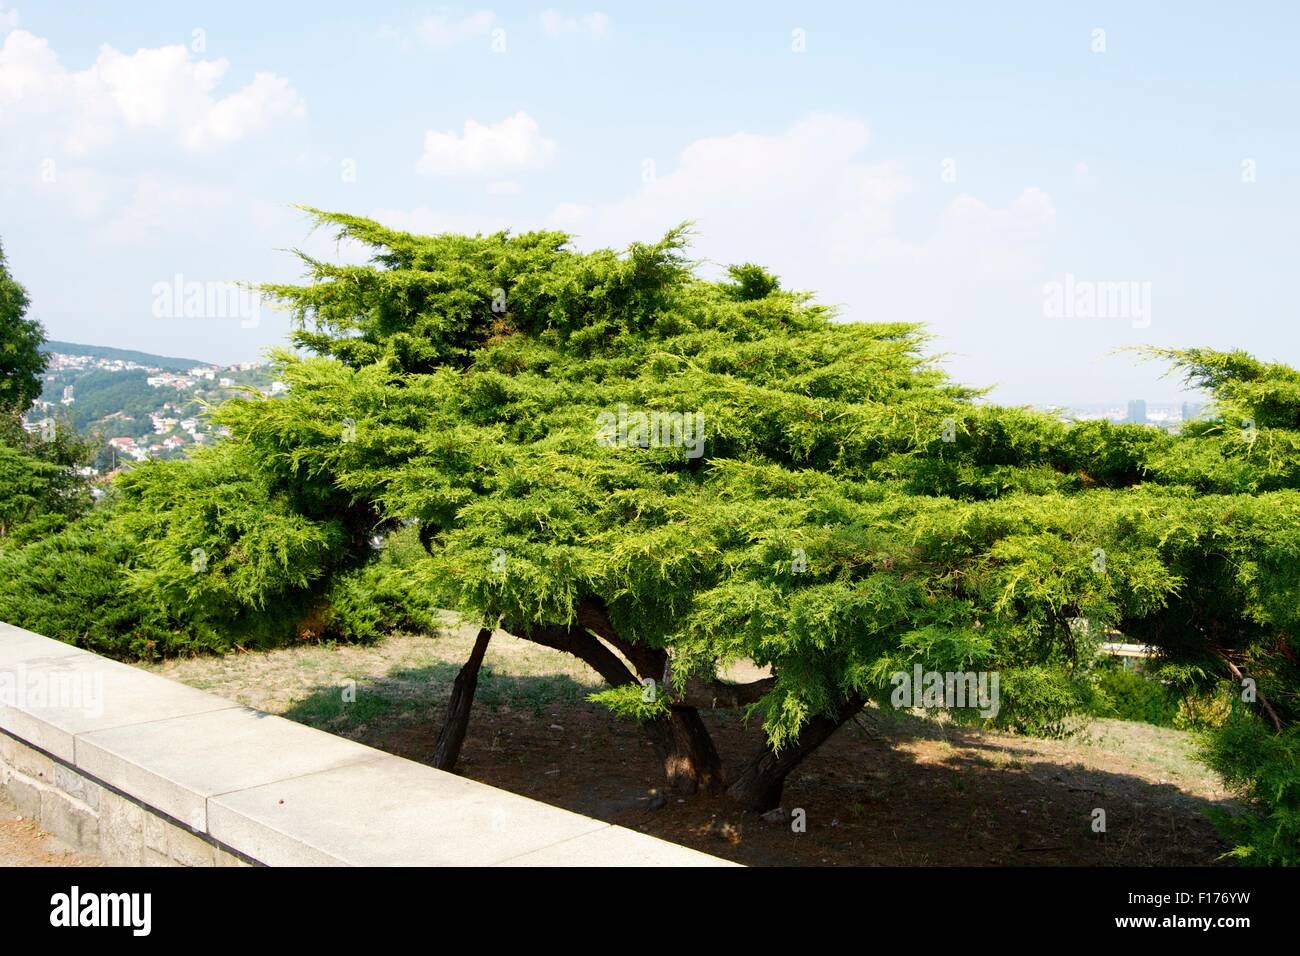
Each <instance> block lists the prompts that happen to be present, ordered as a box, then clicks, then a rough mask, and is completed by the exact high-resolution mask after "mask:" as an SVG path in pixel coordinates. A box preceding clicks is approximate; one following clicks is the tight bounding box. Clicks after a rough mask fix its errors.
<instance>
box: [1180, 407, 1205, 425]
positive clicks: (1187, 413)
mask: <svg viewBox="0 0 1300 956" xmlns="http://www.w3.org/2000/svg"><path fill="white" fill-rule="evenodd" d="M1200 415H1201V403H1200V402H1183V421H1184V422H1190V421H1191V420H1192V419H1194V418H1199V417H1200Z"/></svg>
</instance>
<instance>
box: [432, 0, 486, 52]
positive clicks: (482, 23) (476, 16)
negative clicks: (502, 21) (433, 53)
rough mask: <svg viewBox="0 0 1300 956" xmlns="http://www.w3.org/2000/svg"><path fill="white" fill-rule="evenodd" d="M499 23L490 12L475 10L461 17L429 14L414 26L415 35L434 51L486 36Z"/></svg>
mask: <svg viewBox="0 0 1300 956" xmlns="http://www.w3.org/2000/svg"><path fill="white" fill-rule="evenodd" d="M498 22H499V20H498V18H497V15H496V14H495V13H493V12H492V11H491V10H476V11H475V12H474V13H470V14H466V15H465V16H463V17H453V16H450V15H449V14H446V13H431V14H429V15H428V16H425V17H423V18H421V19H420V21H419V22H418V23H417V24H416V28H415V29H416V34H417V35H418V36H419V37H420V39H421V40H423V41H424V42H425V43H427V44H428V45H429V46H431V47H434V48H435V49H440V50H444V49H447V48H448V47H453V46H456V45H457V44H459V43H462V42H464V41H465V40H471V39H474V38H475V37H481V36H487V34H488V32H489V31H490V30H491V29H492V28H493V27H494V26H495V25H496V24H497V23H498Z"/></svg>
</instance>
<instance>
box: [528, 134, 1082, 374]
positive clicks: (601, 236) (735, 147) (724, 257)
mask: <svg viewBox="0 0 1300 956" xmlns="http://www.w3.org/2000/svg"><path fill="white" fill-rule="evenodd" d="M870 141H871V137H870V131H869V130H868V128H867V126H866V124H865V123H863V122H861V121H859V120H857V119H854V118H852V117H845V116H839V115H832V114H813V115H811V116H807V117H805V118H804V119H802V120H800V121H799V122H797V123H795V124H793V125H792V126H790V127H789V128H788V129H786V130H785V131H784V132H780V133H776V134H755V133H746V132H740V133H734V134H731V135H725V136H715V137H708V138H705V139H700V140H696V141H695V142H692V143H690V144H689V145H687V146H686V147H685V148H684V149H682V150H681V152H680V153H679V154H678V155H677V156H676V157H671V156H667V157H665V156H661V157H648V158H647V161H643V162H642V163H635V162H634V163H629V168H628V170H627V175H628V182H629V193H628V194H627V195H626V196H625V197H624V198H622V199H618V200H616V201H613V202H607V203H598V204H591V203H572V202H570V203H563V204H560V205H557V206H555V207H554V208H553V209H552V212H551V215H550V220H549V221H550V223H551V225H552V226H553V227H556V228H561V229H565V230H566V231H570V232H573V233H575V234H576V236H577V239H578V244H579V246H580V247H582V248H587V249H590V248H596V247H613V248H621V247H625V246H626V245H627V244H628V243H630V242H633V241H652V240H654V239H656V238H658V237H659V236H661V235H663V233H664V231H665V230H667V229H668V228H670V227H672V226H674V225H677V224H678V223H680V222H683V221H687V220H690V221H693V222H694V223H695V231H696V238H695V241H694V244H693V247H692V250H691V251H692V255H693V256H694V257H697V258H700V259H702V260H703V262H704V266H703V272H704V274H706V275H708V274H711V273H712V274H716V273H717V272H718V271H720V267H721V266H722V265H725V264H729V263H734V262H745V261H749V262H758V263H762V264H763V265H765V266H767V267H768V268H770V269H772V271H773V272H775V273H776V274H777V275H779V276H780V277H781V279H782V283H783V285H784V286H785V287H786V288H794V289H811V290H813V291H814V292H815V293H816V296H817V300H818V301H820V302H824V303H834V304H837V305H839V307H840V314H841V315H842V316H843V317H844V318H846V319H860V320H898V321H916V322H925V323H928V324H929V325H930V327H931V328H932V329H933V330H934V331H935V332H936V333H937V334H938V336H939V338H940V342H939V344H938V346H937V347H938V348H939V349H942V350H950V349H955V350H957V351H958V352H959V353H968V354H971V355H975V354H985V353H987V348H988V342H989V341H992V340H994V339H996V338H998V337H1016V338H1019V339H1020V340H1022V341H1024V342H1029V343H1032V345H1033V347H1035V348H1038V347H1041V348H1042V349H1043V350H1044V351H1046V350H1048V349H1050V347H1051V345H1050V343H1049V342H1046V341H1045V337H1046V336H1047V335H1048V334H1049V333H1050V330H1049V329H1047V327H1046V326H1045V325H1044V323H1043V322H1042V318H1041V315H1042V310H1041V284H1042V281H1043V277H1044V276H1045V275H1046V274H1048V272H1049V270H1048V259H1049V254H1050V252H1051V244H1052V241H1053V237H1054V232H1055V225H1056V212H1055V209H1054V207H1053V203H1052V201H1051V198H1050V197H1049V196H1048V195H1047V194H1046V193H1045V192H1044V191H1043V190H1041V189H1038V188H1035V187H1033V186H1028V187H1025V188H1023V189H1022V190H1020V192H1019V194H1018V195H1015V194H1013V195H1012V196H1011V197H1009V198H1008V199H1007V200H1005V202H997V203H995V202H991V201H989V200H987V199H984V198H977V197H976V196H973V195H969V194H962V195H958V196H956V197H955V198H952V197H950V196H946V195H945V192H944V190H946V189H947V188H948V187H947V186H945V185H944V184H943V183H942V182H941V181H940V179H939V177H938V176H934V177H932V178H926V179H921V178H919V177H914V176H911V175H909V174H908V173H907V171H906V169H905V167H904V166H903V165H902V164H900V163H898V162H892V161H888V160H883V159H878V158H875V157H872V156H871V155H870V150H869V147H870ZM650 162H652V163H653V165H648V163H650ZM647 171H648V173H647ZM656 171H657V175H655V174H654V173H655V172H656ZM633 184H634V185H633ZM1026 347H1027V348H1028V347H1029V346H1026ZM1020 354H1022V355H1023V354H1025V353H1024V351H1023V350H1022V352H1021V353H1020ZM965 361H966V360H965V359H961V358H954V359H952V362H953V363H955V365H956V367H955V368H954V371H955V372H957V373H958V374H959V376H960V375H963V374H964V373H965V372H966V371H967V370H968V369H969V368H970V366H968V365H963V364H962V363H964V362H965ZM1045 361H1046V360H1044V362H1045ZM1044 367H1046V366H1044ZM988 374H989V373H988V368H987V367H985V366H981V370H980V372H979V376H978V379H977V378H976V377H975V376H973V375H972V376H969V378H970V380H972V381H978V380H980V379H982V380H983V382H987V377H988ZM1054 374H1057V375H1059V374H1062V373H1060V371H1059V370H1057V372H1055V373H1054Z"/></svg>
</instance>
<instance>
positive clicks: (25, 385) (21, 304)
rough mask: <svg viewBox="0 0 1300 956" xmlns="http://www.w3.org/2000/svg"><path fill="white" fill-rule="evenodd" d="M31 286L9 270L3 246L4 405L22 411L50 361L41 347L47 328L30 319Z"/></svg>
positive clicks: (0, 362)
mask: <svg viewBox="0 0 1300 956" xmlns="http://www.w3.org/2000/svg"><path fill="white" fill-rule="evenodd" d="M29 304H30V300H29V299H28V298H27V290H26V289H24V288H23V287H22V286H21V285H19V284H18V283H17V281H15V280H14V278H13V276H11V275H10V274H9V267H8V264H7V263H6V262H5V254H4V248H3V247H2V246H0V409H9V410H13V411H17V412H18V413H19V414H21V413H22V412H25V411H26V410H27V409H28V408H29V407H31V404H32V402H34V401H36V399H37V398H38V397H39V396H40V394H41V373H42V372H44V371H45V365H46V363H47V362H48V361H49V359H48V357H47V356H46V355H45V353H44V352H42V351H41V343H42V342H44V341H45V331H44V330H43V329H42V328H41V324H40V323H39V322H37V321H36V320H35V319H29V318H27V317H26V315H27V306H28V305H29Z"/></svg>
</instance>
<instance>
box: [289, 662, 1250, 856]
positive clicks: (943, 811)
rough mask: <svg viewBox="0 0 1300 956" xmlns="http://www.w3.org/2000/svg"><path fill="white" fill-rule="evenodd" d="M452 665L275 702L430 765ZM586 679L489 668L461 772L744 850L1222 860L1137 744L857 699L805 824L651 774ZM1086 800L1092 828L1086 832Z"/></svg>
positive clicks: (806, 770) (805, 792)
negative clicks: (681, 790) (973, 722)
mask: <svg viewBox="0 0 1300 956" xmlns="http://www.w3.org/2000/svg"><path fill="white" fill-rule="evenodd" d="M457 671H458V666H457V665H455V664H451V663H445V664H437V665H434V666H430V667H421V668H414V669H412V668H399V669H395V670H393V671H391V672H390V673H389V674H387V675H386V676H385V677H384V678H382V679H379V680H375V681H372V682H368V683H362V684H357V685H355V689H354V694H353V695H352V699H351V700H348V699H347V695H345V693H344V689H345V688H340V687H337V686H336V687H322V688H319V689H317V690H316V691H315V692H314V693H312V694H311V695H310V696H309V697H308V698H306V699H305V700H302V701H301V702H299V703H298V704H296V705H295V706H293V707H292V708H291V709H289V710H288V711H286V712H285V714H284V716H286V717H288V718H290V719H292V720H297V721H300V722H302V723H305V724H309V725H311V726H314V727H318V728H320V729H322V730H327V731H330V732H332V733H337V734H340V735H342V736H345V737H349V738H351V739H354V740H357V741H360V742H362V743H365V744H368V745H370V746H373V747H377V748H379V749H382V750H386V751H388V752H390V753H395V754H398V755H400V756H403V757H406V758H408V759H411V760H416V761H419V762H422V763H429V762H430V758H431V755H432V752H433V747H434V743H435V741H436V739H437V736H438V731H439V729H440V727H441V723H442V719H443V712H444V709H445V706H446V701H447V697H448V695H449V693H450V688H451V683H452V681H453V680H454V679H455V676H456V673H457ZM590 690H591V688H590V687H588V686H587V685H584V684H581V683H579V682H577V681H575V680H573V679H571V678H570V677H567V676H563V675H529V676H507V675H502V674H498V673H494V672H493V671H492V670H491V668H490V667H487V666H485V668H484V670H483V672H482V673H481V674H480V679H479V688H478V694H477V698H476V703H475V707H474V713H473V717H472V719H471V722H470V727H469V733H468V735H467V737H466V741H465V746H464V749H463V751H462V756H461V762H460V765H459V767H458V772H459V773H461V774H463V775H464V776H466V777H469V778H471V779H474V780H479V781H481V782H483V783H487V784H491V785H493V786H498V787H502V788H504V789H506V790H510V791H513V792H515V793H520V794H523V795H525V796H529V797H532V798H534V799H537V800H541V801H544V802H546V803H550V804H553V805H556V806H561V807H565V808H567V809H570V810H573V811H575V812H578V813H583V814H586V815H588V816H593V817H597V818H599V819H604V820H608V821H610V822H612V823H617V824H620V825H622V826H626V827H630V828H632V829H636V830H641V831H643V832H645V833H649V834H652V835H655V836H658V837H662V838H664V839H667V840H672V841H673V842H676V843H681V844H685V845H687V846H691V847H694V848H696V849H699V850H701V851H704V852H707V853H712V854H715V855H717V856H722V857H726V858H728V859H732V860H736V861H737V862H741V863H746V864H751V865H894V866H985V865H993V866H1015V865H1025V866H1050V865H1084V866H1089V865H1092V866H1095V865H1128V866H1173V865H1183V866H1187V865H1191V866H1210V865H1225V864H1224V863H1223V862H1222V861H1221V860H1220V859H1219V856H1220V854H1222V853H1223V852H1224V851H1225V850H1226V847H1225V846H1224V845H1223V844H1222V843H1221V841H1220V840H1219V839H1218V837H1217V835H1216V833H1215V830H1214V827H1213V826H1212V824H1211V822H1210V820H1209V819H1208V816H1207V813H1206V811H1207V810H1209V809H1210V808H1211V807H1215V806H1218V807H1223V808H1230V807H1231V803H1230V802H1229V801H1227V800H1226V799H1225V798H1224V797H1223V795H1222V793H1221V792H1218V793H1216V792H1213V791H1212V790H1210V789H1209V788H1203V789H1204V790H1205V792H1201V793H1197V792H1195V791H1196V787H1195V786H1193V785H1191V784H1188V783H1186V782H1184V783H1183V785H1182V786H1181V787H1180V786H1179V785H1175V784H1174V783H1173V782H1161V781H1160V780H1159V779H1148V778H1149V777H1151V776H1156V777H1158V776H1159V770H1154V771H1153V770H1151V769H1150V768H1147V767H1144V765H1143V759H1144V754H1142V753H1140V752H1134V753H1128V752H1116V751H1115V750H1114V748H1112V749H1110V750H1105V749H1099V748H1096V747H1090V746H1088V745H1087V744H1086V743H1079V742H1071V741H1040V740H1037V739H1034V738H1026V737H1015V736H1008V735H1001V734H989V733H985V732H983V731H980V730H976V729H971V728H965V727H960V726H954V725H946V726H945V725H940V724H936V723H935V722H934V721H930V720H925V719H919V718H916V717H912V716H910V715H906V714H903V715H895V714H880V713H879V712H876V711H871V710H869V711H866V712H864V714H863V715H862V717H861V718H860V719H858V720H857V721H855V722H851V723H850V724H847V725H845V726H844V727H843V728H841V729H840V731H839V732H838V733H836V734H835V736H834V737H832V738H831V740H829V741H828V742H827V743H826V744H825V745H823V746H822V747H821V748H820V749H819V750H818V751H817V752H816V753H815V754H814V755H813V756H812V757H810V758H809V759H808V760H806V761H805V762H804V763H803V764H802V765H801V767H800V768H799V769H798V770H797V771H796V772H795V773H794V774H793V775H792V776H791V778H790V780H789V782H788V784H787V787H786V793H785V800H784V802H783V804H784V806H785V808H786V809H787V810H790V811H794V810H795V809H798V810H802V811H803V814H804V819H805V821H806V831H805V832H802V833H800V832H794V831H793V829H792V827H791V824H790V823H789V822H778V823H772V822H766V821H764V820H762V819H760V818H759V817H757V816H755V815H753V814H746V813H741V812H739V811H737V810H736V809H735V808H734V806H732V805H731V804H729V803H728V802H727V801H726V800H725V798H716V797H715V798H709V797H686V798H683V797H679V796H677V795H675V794H670V793H661V792H659V791H657V790H655V789H654V788H655V787H656V786H657V785H658V784H659V783H660V782H661V780H662V774H661V770H660V768H659V767H658V765H657V761H656V760H655V757H654V752H653V749H652V748H651V747H650V745H649V743H648V742H647V741H646V740H645V737H644V735H643V734H642V733H641V732H640V731H639V730H638V728H637V727H636V726H635V725H634V724H632V723H631V722H629V721H625V720H619V719H617V718H615V717H613V716H612V715H610V714H609V713H608V712H607V711H606V710H604V709H603V708H601V707H599V706H598V705H594V704H591V703H589V702H588V701H587V700H586V694H587V693H589V692H590ZM705 721H706V723H707V724H708V725H709V729H710V730H711V732H712V733H713V736H714V740H715V742H716V744H717V747H718V750H719V752H720V753H721V754H722V757H723V760H724V762H725V763H727V764H729V765H731V766H735V765H736V764H737V763H738V762H739V761H740V760H741V759H743V756H744V755H747V754H749V753H750V752H752V750H753V749H754V748H756V747H758V746H759V745H760V744H761V739H762V738H761V729H760V728H759V727H758V726H757V725H756V724H754V723H750V724H749V725H748V726H747V725H746V724H745V723H744V721H743V720H742V719H741V717H740V715H739V714H738V713H733V712H717V713H712V714H707V715H706V716H705ZM1134 726H1140V725H1134ZM1139 741H1140V736H1139ZM1134 767H1139V768H1142V771H1141V773H1137V772H1133V768H1134ZM1098 810H1101V811H1104V813H1105V832H1104V833H1097V832H1094V820H1095V819H1097V815H1096V811H1098Z"/></svg>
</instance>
